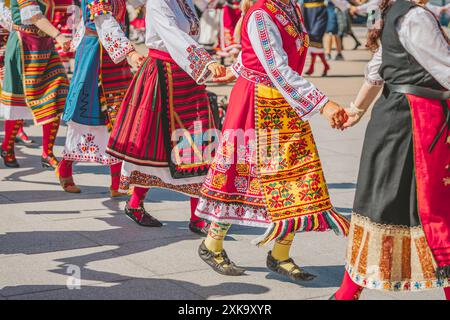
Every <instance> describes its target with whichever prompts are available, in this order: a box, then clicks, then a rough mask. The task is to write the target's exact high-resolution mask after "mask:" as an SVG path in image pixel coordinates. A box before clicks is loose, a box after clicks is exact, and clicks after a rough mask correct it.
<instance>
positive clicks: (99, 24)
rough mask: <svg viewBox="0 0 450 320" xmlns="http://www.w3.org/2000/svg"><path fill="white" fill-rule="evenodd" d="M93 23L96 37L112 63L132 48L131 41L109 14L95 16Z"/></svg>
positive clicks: (122, 58) (118, 60)
mask: <svg viewBox="0 0 450 320" xmlns="http://www.w3.org/2000/svg"><path fill="white" fill-rule="evenodd" d="M94 23H95V28H96V29H97V33H98V37H99V39H100V41H101V43H102V45H103V47H104V48H105V49H106V51H107V52H108V54H109V56H110V57H111V60H112V61H113V62H114V63H119V62H121V61H123V60H124V59H126V57H127V54H128V53H130V52H131V51H133V50H134V47H133V45H132V44H131V41H130V40H129V39H128V38H127V36H126V35H125V33H124V32H123V30H122V28H121V27H120V24H119V23H118V22H117V20H116V19H115V18H114V17H113V16H112V15H111V14H109V13H108V14H102V15H98V16H95V17H94Z"/></svg>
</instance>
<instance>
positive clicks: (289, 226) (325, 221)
mask: <svg viewBox="0 0 450 320" xmlns="http://www.w3.org/2000/svg"><path fill="white" fill-rule="evenodd" d="M349 228H350V222H349V221H348V220H347V219H346V218H345V217H343V216H342V215H341V214H339V213H338V212H337V211H336V210H335V209H330V210H327V211H324V212H320V213H315V214H311V215H307V216H302V217H295V218H291V219H285V220H281V221H276V222H273V223H271V224H270V226H269V227H268V228H267V231H266V232H265V233H264V235H262V236H261V237H258V238H256V239H255V240H253V241H252V243H253V244H255V245H257V246H259V247H262V246H264V245H266V244H267V243H269V242H270V241H272V240H274V239H284V238H286V237H287V235H288V234H290V233H293V232H305V231H328V230H333V231H334V232H335V233H336V234H337V235H344V236H347V235H348V231H349Z"/></svg>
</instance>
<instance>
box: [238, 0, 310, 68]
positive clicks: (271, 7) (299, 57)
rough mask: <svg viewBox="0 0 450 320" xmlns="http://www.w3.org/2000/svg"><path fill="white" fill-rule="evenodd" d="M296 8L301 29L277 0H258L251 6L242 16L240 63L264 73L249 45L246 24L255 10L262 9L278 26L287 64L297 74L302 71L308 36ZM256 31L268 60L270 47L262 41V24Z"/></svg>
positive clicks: (263, 35) (270, 53) (270, 55)
mask: <svg viewBox="0 0 450 320" xmlns="http://www.w3.org/2000/svg"><path fill="white" fill-rule="evenodd" d="M296 9H297V14H298V17H299V19H300V24H301V26H300V29H301V30H299V28H298V27H296V24H295V23H294V22H293V21H292V19H291V18H290V17H289V16H288V15H287V14H286V13H285V12H284V11H283V10H282V9H281V6H280V4H279V2H278V1H277V0H258V1H257V2H256V3H255V4H254V5H253V6H252V7H251V9H250V10H249V11H248V12H247V14H246V15H245V17H244V20H243V23H242V35H241V44H242V64H243V65H244V66H245V67H246V68H249V69H251V70H254V71H258V72H261V73H264V74H265V73H266V72H265V70H264V68H263V66H262V65H261V63H260V62H259V60H258V58H257V56H256V54H255V51H254V50H253V48H252V46H251V43H250V39H249V35H248V33H247V24H248V19H249V17H250V16H251V15H252V13H253V12H255V11H256V10H263V11H265V12H266V13H268V14H269V16H270V17H271V18H272V21H273V22H275V24H276V25H277V27H278V30H279V32H280V34H281V38H282V41H283V49H284V51H286V53H287V55H288V64H289V66H290V67H291V68H292V69H293V70H294V71H297V72H298V73H299V74H301V73H302V71H303V67H304V65H305V61H306V56H307V52H308V46H309V38H308V34H307V33H306V29H305V27H304V24H303V17H302V15H301V11H300V9H299V8H298V7H297V6H296ZM261 23H262V22H261ZM258 32H259V33H260V37H261V40H262V41H263V47H264V50H265V55H266V59H267V60H270V59H271V58H273V53H272V48H271V47H270V45H269V44H268V43H267V42H266V43H264V37H266V34H267V33H266V32H265V30H263V26H262V25H261V28H258Z"/></svg>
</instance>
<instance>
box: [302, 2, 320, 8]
mask: <svg viewBox="0 0 450 320" xmlns="http://www.w3.org/2000/svg"><path fill="white" fill-rule="evenodd" d="M303 7H305V8H320V7H325V2H306V3H303Z"/></svg>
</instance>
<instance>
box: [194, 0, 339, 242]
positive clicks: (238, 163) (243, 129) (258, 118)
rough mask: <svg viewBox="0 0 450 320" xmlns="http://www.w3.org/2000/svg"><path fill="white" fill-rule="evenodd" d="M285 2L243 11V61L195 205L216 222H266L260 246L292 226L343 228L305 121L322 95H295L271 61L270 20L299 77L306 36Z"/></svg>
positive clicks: (296, 14) (273, 58) (295, 90)
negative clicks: (251, 27)
mask: <svg viewBox="0 0 450 320" xmlns="http://www.w3.org/2000/svg"><path fill="white" fill-rule="evenodd" d="M288 9H293V7H289V8H286V9H284V8H283V7H282V6H281V3H280V2H278V1H271V0H260V1H258V2H257V3H256V4H255V5H254V6H253V7H252V9H250V11H249V12H248V13H247V14H246V16H245V18H244V21H243V28H242V62H239V63H238V65H237V66H235V69H236V70H238V72H239V75H240V76H239V78H238V80H237V82H236V84H235V86H234V87H233V91H232V93H231V97H230V104H229V106H228V110H227V116H226V119H225V123H224V127H223V138H222V143H221V145H220V147H219V149H218V152H217V156H216V158H215V159H214V161H213V163H212V165H211V168H210V170H209V173H208V175H207V178H206V180H205V183H204V184H203V187H202V189H201V196H202V197H201V199H200V202H199V205H198V207H197V212H196V214H197V215H198V216H200V217H202V218H206V219H209V220H213V221H219V222H226V223H237V224H244V225H250V226H260V227H265V228H267V231H266V233H265V235H264V236H263V237H261V238H259V239H257V243H258V244H259V245H262V244H265V243H267V242H269V241H270V240H272V239H275V238H279V237H281V238H283V237H284V236H286V235H287V234H289V233H291V232H295V231H326V230H334V231H335V232H336V233H343V234H346V233H347V230H348V222H347V221H346V220H345V219H344V218H342V217H341V216H340V215H339V214H338V213H336V212H335V210H334V208H333V206H332V204H331V201H330V198H329V195H328V190H327V186H326V183H325V179H324V176H323V172H322V167H321V163H320V159H319V156H318V153H317V149H316V146H315V143H314V139H313V136H312V133H311V128H310V126H309V123H308V122H307V121H303V120H302V118H304V117H307V116H308V114H309V113H312V112H313V111H315V109H317V106H319V105H321V104H322V103H323V101H324V100H325V98H326V97H325V96H324V95H323V94H322V93H320V91H318V90H317V89H315V88H313V89H311V90H310V91H309V93H307V94H305V95H300V94H299V90H298V88H296V87H293V86H291V85H290V83H289V81H287V80H286V79H285V78H284V77H285V74H282V73H281V69H277V68H272V67H271V66H274V65H276V59H277V57H276V55H274V52H273V49H274V47H273V43H271V39H270V36H269V27H268V25H267V24H266V23H267V22H269V23H270V24H271V26H272V27H274V28H277V29H278V33H279V35H280V37H281V42H282V46H283V49H284V52H285V54H286V55H287V60H288V65H289V72H295V73H296V76H297V78H299V79H300V80H301V77H300V76H299V75H300V74H301V72H302V70H303V67H304V64H305V59H306V54H307V47H308V35H307V34H306V32H305V31H304V29H303V27H302V23H301V22H302V18H301V14H300V12H299V11H295V10H294V12H291V13H292V14H293V16H291V15H289V14H288V13H287V11H286V10H288ZM264 17H268V18H267V19H266V18H264ZM268 19H270V21H269V20H268ZM249 23H253V24H254V25H256V26H257V27H256V28H257V35H256V34H255V36H256V37H258V38H259V41H260V44H259V49H258V50H259V52H262V53H263V55H261V54H259V56H258V54H257V52H256V51H255V43H254V42H253V43H252V41H254V38H255V37H254V36H253V35H249V34H248V30H249V29H248V25H249ZM270 34H273V33H270ZM278 41H279V39H278ZM261 57H263V59H261ZM262 60H264V62H262ZM303 81H306V80H303ZM281 92H283V94H282V93H281ZM285 96H286V97H289V101H297V103H296V104H294V102H293V103H292V105H291V104H290V103H289V102H288V100H286V99H285ZM293 105H295V106H293Z"/></svg>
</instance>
